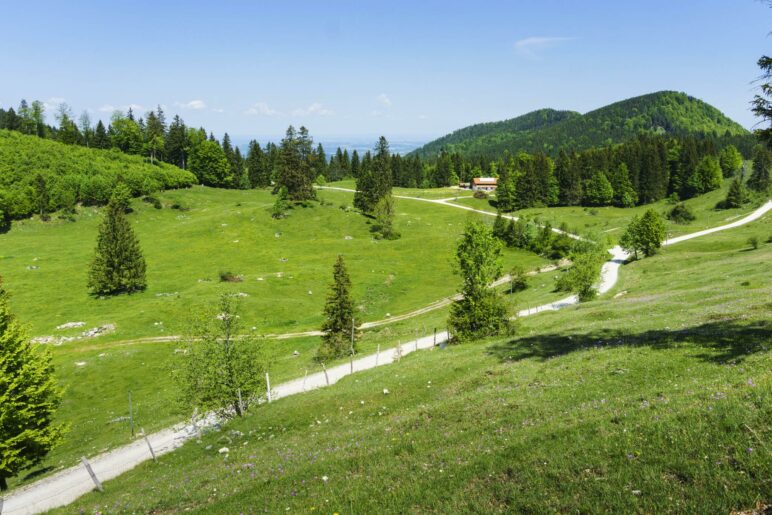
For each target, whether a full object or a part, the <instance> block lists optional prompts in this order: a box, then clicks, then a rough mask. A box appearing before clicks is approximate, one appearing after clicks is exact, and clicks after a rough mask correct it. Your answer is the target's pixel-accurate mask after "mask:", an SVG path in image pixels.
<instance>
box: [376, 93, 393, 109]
mask: <svg viewBox="0 0 772 515" xmlns="http://www.w3.org/2000/svg"><path fill="white" fill-rule="evenodd" d="M375 100H377V101H378V103H379V104H381V105H382V106H384V107H391V99H390V98H389V97H388V96H387V95H386V93H381V94H380V95H378V97H377V98H376V99H375Z"/></svg>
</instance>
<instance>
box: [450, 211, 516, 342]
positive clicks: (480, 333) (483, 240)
mask: <svg viewBox="0 0 772 515" xmlns="http://www.w3.org/2000/svg"><path fill="white" fill-rule="evenodd" d="M456 264H457V270H458V273H459V274H460V275H461V277H462V280H463V284H462V286H461V294H462V298H461V299H459V300H456V301H454V302H453V304H452V305H451V307H450V318H449V319H448V323H449V325H450V328H451V330H452V331H453V334H454V337H455V338H457V339H458V340H460V341H463V340H466V339H473V338H482V337H485V336H491V335H495V334H501V333H503V332H508V331H509V330H510V321H509V318H508V317H507V308H506V305H505V304H504V301H503V299H502V297H501V294H500V293H499V292H498V291H497V290H496V289H495V288H490V285H491V283H492V282H493V281H495V280H496V279H497V278H498V277H499V276H500V275H501V271H502V268H501V242H500V241H499V240H498V238H496V237H495V236H494V235H493V231H491V229H490V228H489V227H488V225H486V224H485V223H483V222H481V221H479V220H472V221H470V222H469V223H467V225H466V228H465V229H464V234H463V236H462V237H461V241H460V242H459V244H458V247H457V249H456Z"/></svg>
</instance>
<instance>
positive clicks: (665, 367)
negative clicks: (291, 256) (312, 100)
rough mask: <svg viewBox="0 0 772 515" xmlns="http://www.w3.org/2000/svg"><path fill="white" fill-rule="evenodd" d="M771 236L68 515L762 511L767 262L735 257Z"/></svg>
mask: <svg viewBox="0 0 772 515" xmlns="http://www.w3.org/2000/svg"><path fill="white" fill-rule="evenodd" d="M770 219H772V218H771V217H770V215H767V216H766V217H764V218H763V219H762V220H759V221H757V222H754V223H752V224H749V225H747V226H744V227H742V228H739V229H734V230H730V231H726V232H721V233H717V234H713V235H710V236H707V237H703V238H699V239H695V240H692V241H688V242H684V243H681V244H678V245H675V246H673V247H670V248H667V249H665V250H663V251H662V252H661V253H660V254H658V255H657V256H655V257H652V258H647V259H644V260H641V261H638V262H634V263H632V264H629V265H627V266H625V267H623V269H622V272H621V279H620V283H619V284H618V286H617V287H615V288H614V290H613V291H612V292H610V293H609V294H608V295H605V296H604V297H602V298H601V299H599V300H597V301H593V302H590V303H587V304H583V305H579V306H576V307H570V308H566V309H564V310H561V311H558V312H550V313H544V314H541V315H538V316H534V317H529V318H525V319H523V320H521V321H520V322H519V326H518V334H517V336H516V337H514V338H503V339H501V338H499V339H492V340H487V341H481V342H476V343H471V344H467V345H463V346H458V347H450V348H448V349H446V350H445V351H439V350H435V351H427V352H421V353H416V354H413V355H410V356H408V357H407V358H406V359H404V360H402V362H401V363H400V364H399V365H392V366H388V367H382V368H380V369H376V370H372V371H368V372H365V373H360V374H356V375H354V376H350V377H348V378H346V379H344V380H342V381H341V382H340V383H338V384H337V385H335V386H333V387H331V388H327V389H323V390H319V391H315V392H312V393H308V394H304V395H300V396H294V397H290V398H286V399H283V400H280V401H278V402H275V403H272V404H270V405H266V406H262V407H260V408H259V409H256V410H255V411H254V412H252V413H251V414H249V416H248V417H247V418H245V419H244V420H238V421H234V422H232V423H230V424H228V425H227V426H226V427H225V428H224V429H223V430H222V431H219V432H212V433H209V434H208V435H206V436H205V437H204V438H203V439H202V441H201V442H195V441H193V442H189V443H188V444H186V445H185V446H184V447H183V448H182V449H181V450H179V451H177V452H175V453H173V454H170V455H167V456H164V457H163V458H161V460H160V462H159V463H158V464H153V463H150V462H148V463H145V464H143V465H140V466H139V467H137V468H136V469H135V470H133V471H131V472H129V473H127V474H124V475H123V476H121V477H120V478H117V479H115V480H113V481H109V482H107V483H106V484H105V489H106V491H105V493H104V494H96V493H94V494H89V495H88V496H85V497H83V498H81V499H80V500H78V501H77V502H76V503H75V504H74V505H72V506H69V507H67V508H65V509H62V510H60V511H62V512H66V513H72V512H79V511H81V510H82V511H83V512H89V513H90V512H94V511H107V512H153V513H161V512H179V511H194V512H196V511H197V512H217V513H238V512H244V513H253V512H258V511H259V512H262V511H267V512H270V513H275V512H285V511H290V512H296V511H303V512H312V511H313V512H323V513H332V512H339V513H405V512H433V513H461V512H464V513H468V512H482V513H489V512H509V513H511V512H553V511H557V512H588V513H595V512H614V513H618V512H643V513H661V512H678V513H708V512H710V513H726V512H729V511H730V510H733V509H748V508H751V507H753V506H754V505H755V504H756V503H757V502H758V501H765V502H767V503H769V501H770V498H769V493H770V491H772V481H770V478H771V477H772V458H771V455H770V449H769V442H770V437H771V436H772V431H771V430H770V424H769V421H770V420H772V372H770V371H771V370H772V359H771V358H772V356H771V355H770V352H769V342H770V340H771V338H770V336H771V335H772V332H771V331H770V325H769V312H770V308H772V305H771V304H770V302H769V299H770V298H772V284H770V281H769V268H768V264H769V262H770V259H772V245H771V244H764V245H763V246H762V247H761V248H759V249H758V250H749V246H748V245H747V243H746V241H747V239H748V237H749V236H752V235H755V236H759V237H760V239H761V240H762V241H766V238H765V237H764V236H765V235H766V234H767V233H768V232H769V227H770V225H769V221H770ZM384 388H387V389H388V390H389V391H390V393H389V394H388V395H384V394H383V389H384ZM222 446H227V447H229V448H230V449H231V452H230V454H229V456H228V457H227V458H225V457H223V456H222V455H220V454H218V452H217V450H218V449H219V448H220V447H222ZM323 478H326V481H325V480H324V479H323Z"/></svg>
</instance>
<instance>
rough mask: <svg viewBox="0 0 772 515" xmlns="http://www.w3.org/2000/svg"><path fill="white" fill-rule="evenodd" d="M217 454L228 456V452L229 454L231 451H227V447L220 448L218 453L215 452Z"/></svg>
mask: <svg viewBox="0 0 772 515" xmlns="http://www.w3.org/2000/svg"><path fill="white" fill-rule="evenodd" d="M217 452H219V453H220V454H228V453H229V452H231V450H230V449H228V448H227V447H222V448H221V449H220V450H219V451H217Z"/></svg>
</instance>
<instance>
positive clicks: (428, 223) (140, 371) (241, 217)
mask: <svg viewBox="0 0 772 515" xmlns="http://www.w3.org/2000/svg"><path fill="white" fill-rule="evenodd" d="M427 194H428V193H427ZM321 196H322V197H323V198H325V199H327V200H328V201H331V202H334V205H333V206H317V207H314V208H310V209H298V210H297V211H295V212H293V213H292V215H291V216H290V217H289V218H287V219H286V220H282V221H278V222H277V221H273V220H272V219H271V218H270V214H269V212H268V208H269V207H270V204H271V202H272V200H273V198H272V197H271V196H270V195H269V194H268V193H266V192H263V191H251V192H240V191H222V190H213V189H206V188H194V189H193V190H186V191H176V192H170V193H167V194H164V195H162V196H161V198H162V199H163V200H164V201H165V202H166V203H167V204H168V203H171V202H172V201H174V200H177V201H181V202H182V203H183V204H185V205H190V206H194V205H195V206H196V207H195V208H193V209H191V210H190V211H185V212H181V211H177V210H171V209H163V210H160V211H158V210H155V209H152V208H151V207H149V206H148V205H146V204H144V203H141V202H135V203H134V206H135V208H136V209H137V212H136V213H134V214H132V215H130V218H131V220H132V222H134V223H135V227H136V228H137V231H138V233H139V236H140V239H141V241H142V242H143V243H144V245H143V247H144V250H145V254H146V257H147V260H148V264H149V267H148V268H149V285H150V287H149V290H148V291H147V292H145V293H142V294H137V295H132V296H123V297H117V298H113V299H107V300H99V299H94V298H92V297H89V296H88V295H87V294H86V290H85V288H86V286H85V283H86V275H85V274H86V268H85V267H86V266H87V264H88V262H89V260H90V258H91V253H92V249H93V240H94V238H95V233H96V226H97V224H98V220H99V212H98V211H97V210H95V209H85V210H83V212H82V213H81V215H80V216H79V219H78V221H77V222H75V223H64V222H48V223H41V222H39V221H37V220H32V221H24V222H21V223H17V224H15V225H14V228H13V230H12V231H11V232H10V233H8V234H5V235H2V236H0V249H2V252H0V274H2V275H3V276H4V280H5V285H6V287H7V288H8V289H9V290H10V291H11V292H12V294H13V297H12V298H11V303H12V307H13V309H14V310H15V312H17V313H18V316H19V317H20V318H21V319H22V320H24V321H25V322H28V323H30V324H31V326H32V327H31V333H32V334H33V335H41V334H77V333H78V332H79V331H82V329H73V330H69V331H54V327H55V326H56V325H59V324H62V323H64V322H69V321H76V320H77V321H84V322H87V326H86V327H93V326H96V325H100V324H103V323H108V322H110V323H115V324H117V330H116V332H115V333H114V334H111V335H106V336H102V337H100V338H97V339H92V340H84V341H80V342H69V343H65V344H63V345H62V346H59V347H54V348H53V350H54V363H55V366H56V370H57V374H58V377H59V380H60V382H61V383H62V385H64V386H65V388H66V393H65V397H64V402H63V405H62V408H61V410H60V411H59V417H60V420H61V421H63V422H67V423H69V424H71V426H72V430H71V431H70V432H69V434H68V436H67V438H66V440H65V442H64V444H63V445H62V446H61V447H59V448H58V449H56V450H55V451H54V452H53V453H51V454H50V455H49V457H48V458H47V459H46V461H45V462H44V463H43V467H53V468H59V467H64V466H70V465H72V464H73V463H75V461H76V460H77V458H78V457H79V456H81V455H83V454H87V455H93V454H95V453H98V452H101V451H103V450H106V449H108V448H112V447H114V446H117V445H121V444H124V443H126V442H127V441H128V438H129V431H128V421H126V420H124V419H122V418H121V417H125V416H126V415H127V411H128V410H127V393H128V391H129V390H131V391H132V393H133V400H134V408H135V419H136V424H137V426H138V427H144V428H145V429H146V430H148V431H153V430H157V429H160V428H163V427H166V426H169V425H171V424H174V423H177V422H179V421H180V420H182V419H184V418H185V417H186V416H188V415H190V412H189V411H188V410H183V409H181V407H180V406H178V405H177V404H175V403H174V402H172V401H173V399H174V386H173V384H172V383H171V378H170V373H169V372H170V369H171V368H173V367H174V366H175V363H176V361H177V360H178V359H179V355H178V354H175V352H174V351H175V348H177V347H179V344H178V343H175V342H157V343H133V342H131V341H126V340H127V339H131V338H136V337H141V336H163V335H169V334H179V333H180V332H181V331H182V330H183V329H184V327H185V321H186V319H187V318H188V312H189V310H190V309H191V308H194V307H196V306H198V305H200V304H203V303H206V302H211V301H213V300H214V299H215V298H216V296H217V294H218V292H219V291H232V292H246V293H249V294H250V297H247V298H245V299H243V306H242V308H243V316H244V318H245V319H246V322H247V324H249V325H251V324H253V323H254V324H256V325H257V326H259V328H260V331H261V332H270V331H277V332H279V331H294V330H298V329H301V330H307V329H317V328H318V327H319V325H320V323H321V309H322V303H323V301H324V295H325V293H326V288H327V285H328V283H329V282H330V275H331V274H330V269H331V266H330V263H332V262H333V261H334V257H335V254H336V252H341V251H342V252H345V254H346V257H347V258H348V263H349V266H350V271H351V273H352V278H353V281H354V285H355V290H354V293H355V298H356V299H357V300H359V301H360V302H361V304H362V305H364V306H365V308H366V311H365V312H364V313H363V314H364V315H365V316H366V317H367V318H366V320H375V319H381V318H385V315H386V314H387V313H391V314H393V315H397V314H400V313H403V312H407V311H411V310H413V309H416V308H420V307H423V306H424V305H426V304H428V303H430V302H433V301H436V300H439V299H441V298H443V297H447V296H449V295H451V294H453V293H455V291H456V288H457V286H458V280H457V279H456V278H454V277H453V276H452V275H451V265H450V256H451V255H452V248H453V246H454V244H455V239H456V237H457V236H456V235H457V233H458V232H459V231H460V229H461V226H462V224H463V222H464V221H465V220H466V218H467V217H468V216H469V214H468V213H466V212H463V211H461V210H456V209H453V208H449V207H443V206H435V205H431V204H427V203H422V202H415V201H407V200H401V201H398V203H397V205H398V213H399V215H398V217H399V218H398V227H399V228H400V230H401V231H402V233H403V238H402V239H401V240H399V241H396V242H378V243H373V242H372V241H371V238H370V235H369V233H368V232H367V225H366V223H365V221H364V219H363V218H362V217H361V216H359V215H356V214H354V213H344V212H343V211H342V210H341V209H339V208H338V206H339V205H340V204H344V203H349V204H350V202H351V199H352V195H351V194H349V193H344V192H332V191H328V192H323V193H321ZM444 196H447V195H444ZM237 204H240V206H237ZM253 218H254V219H255V221H252V219H253ZM222 224H226V226H225V227H222ZM437 227H440V228H441V230H437ZM447 227H450V228H451V230H446V228H447ZM276 231H281V232H282V236H281V237H280V238H278V239H277V238H276V237H275V236H274V233H275V232H276ZM343 235H352V236H354V239H353V240H344V239H343ZM235 239H239V243H238V244H235V243H233V240H235ZM150 242H152V243H150ZM188 243H189V246H186V244H188ZM186 256H196V259H189V258H186ZM284 256H286V257H288V258H290V261H288V262H287V263H282V262H280V261H279V257H284ZM36 257H37V258H39V259H38V260H37V261H35V260H34V258H36ZM368 263H370V264H372V263H376V264H377V266H376V267H372V266H370V265H368ZM515 263H517V264H519V265H520V266H522V267H524V268H525V269H531V268H535V267H537V266H540V265H543V264H544V263H545V261H544V260H542V259H541V258H538V257H537V256H535V255H533V254H530V253H525V252H520V251H517V252H509V251H507V253H506V256H505V264H506V265H507V266H508V267H509V266H511V265H513V264H515ZM29 265H36V266H39V267H40V268H39V269H37V270H28V269H27V266H29ZM222 269H230V270H232V271H234V272H241V273H244V274H245V276H246V280H245V282H243V283H235V284H224V285H223V284H221V283H218V282H216V275H217V272H218V271H219V270H222ZM266 270H269V271H284V273H285V277H284V278H282V279H279V278H277V277H275V276H273V277H272V276H270V275H268V274H265V273H264V272H265V271H266ZM390 274H393V275H394V277H393V278H391V279H390ZM257 276H262V277H264V281H257V280H256V277H257ZM203 277H208V278H211V279H212V280H213V282H211V283H209V282H207V283H199V282H198V278H203ZM290 277H293V279H290ZM301 281H302V282H301ZM534 281H535V279H534ZM295 282H297V283H298V284H295ZM309 289H311V290H312V292H313V295H308V291H307V290H309ZM543 290H544V288H541V289H540V288H538V287H536V288H534V289H532V290H529V291H526V292H523V293H521V294H518V295H515V296H514V298H513V299H512V300H513V301H514V302H515V303H522V304H523V305H533V304H535V303H536V302H537V299H536V296H537V295H538V298H539V299H540V298H542V297H543V296H544V295H545V292H544V291H543ZM165 292H178V293H179V296H172V297H166V296H163V297H157V296H156V293H165ZM546 294H547V295H550V294H549V293H548V292H547V293H546ZM552 295H553V296H557V294H552ZM532 297H533V298H532ZM300 316H302V317H304V318H303V323H302V324H301V323H300V322H295V323H288V324H284V323H283V322H284V321H286V320H291V319H293V318H299V317H300ZM363 318H364V317H363ZM446 320H447V309H446V308H445V309H440V310H437V311H433V312H430V313H427V314H425V315H422V316H420V317H417V318H415V319H410V320H407V321H403V322H399V323H395V324H390V325H387V326H382V327H378V328H375V329H373V330H370V331H367V332H366V333H365V334H364V337H363V339H362V342H361V343H360V350H361V351H362V352H374V351H375V349H376V347H377V345H378V344H380V345H382V346H383V347H386V346H390V345H395V344H396V343H397V342H398V341H401V342H403V343H405V342H407V341H409V340H410V339H412V338H413V337H414V336H415V334H416V331H418V332H419V334H421V335H423V334H427V333H430V332H431V331H432V330H433V329H434V328H444V326H445V322H446ZM155 322H163V325H155ZM269 323H272V324H273V325H269ZM318 345H319V339H318V338H315V337H309V338H296V339H292V340H268V341H266V342H265V352H266V355H267V356H268V358H269V359H270V360H271V365H270V371H271V377H272V380H273V382H274V384H276V383H277V382H279V381H283V380H288V379H291V378H295V377H299V376H302V375H303V373H304V372H305V370H307V369H308V370H310V371H311V372H315V371H318V370H319V365H318V364H317V363H315V362H314V360H313V356H314V354H315V352H316V349H317V347H318ZM296 350H297V351H298V352H300V356H299V357H295V356H293V352H294V351H296ZM328 365H329V364H328ZM19 479H22V480H23V478H19ZM19 479H17V480H16V483H17V484H18V481H19Z"/></svg>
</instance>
